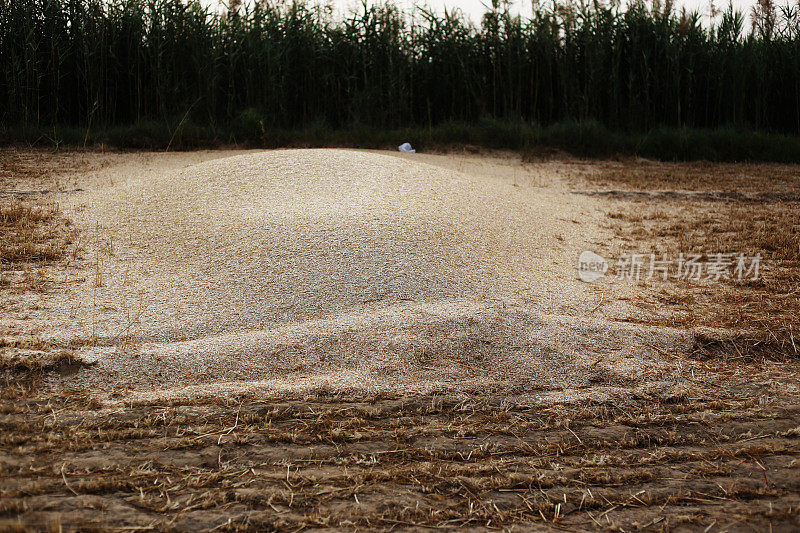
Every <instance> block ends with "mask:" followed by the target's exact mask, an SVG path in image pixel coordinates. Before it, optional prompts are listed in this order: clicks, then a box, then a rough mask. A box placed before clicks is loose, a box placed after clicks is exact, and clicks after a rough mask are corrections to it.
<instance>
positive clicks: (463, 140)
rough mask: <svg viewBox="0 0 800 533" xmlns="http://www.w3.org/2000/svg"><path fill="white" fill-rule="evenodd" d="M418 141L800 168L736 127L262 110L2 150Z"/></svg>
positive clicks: (54, 136)
mask: <svg viewBox="0 0 800 533" xmlns="http://www.w3.org/2000/svg"><path fill="white" fill-rule="evenodd" d="M406 141H408V142H410V143H411V144H412V145H413V146H414V147H415V148H417V149H418V150H420V151H426V150H447V149H458V148H460V147H463V146H465V145H473V146H478V147H482V148H489V149H505V150H514V151H519V152H520V153H522V155H523V157H525V158H527V159H536V158H541V157H547V156H548V155H549V154H551V153H552V152H553V151H554V150H561V151H564V152H567V153H570V154H573V155H576V156H582V157H600V158H613V157H617V156H641V157H648V158H653V159H660V160H665V161H692V160H708V161H763V162H766V161H772V162H781V163H800V136H789V135H781V134H769V133H763V132H753V131H749V130H743V129H736V128H717V129H691V128H658V129H654V130H651V131H649V132H645V133H635V132H634V133H630V132H622V131H619V130H616V131H615V130H610V129H608V128H606V127H605V126H603V125H601V124H600V123H598V122H596V121H585V122H577V121H566V122H559V123H556V124H552V125H550V126H541V125H536V124H529V123H525V122H522V121H510V120H498V119H489V118H485V119H482V120H479V121H477V122H474V123H467V122H460V121H450V122H445V123H442V124H438V125H436V126H432V127H416V128H396V129H382V128H376V127H372V126H365V125H353V126H350V127H347V128H333V127H331V126H329V125H327V124H325V123H324V122H321V121H319V122H314V123H310V124H308V125H306V126H303V127H298V128H294V129H278V128H265V127H264V126H263V121H261V120H259V119H258V115H257V114H255V113H254V112H249V113H246V114H243V115H242V116H241V117H240V118H239V119H237V120H235V121H232V122H230V123H229V124H226V125H225V126H209V125H198V124H196V123H194V122H192V121H183V122H180V119H176V120H175V121H174V122H173V123H172V124H169V123H160V122H154V121H144V122H141V123H139V124H135V125H130V126H110V127H95V128H92V129H91V130H89V131H88V133H87V131H86V130H85V129H83V128H77V127H54V128H48V129H38V128H26V129H23V128H17V129H7V128H6V129H0V144H10V143H26V144H32V145H39V146H49V147H55V148H61V147H80V146H84V145H87V146H89V147H92V146H94V147H97V146H103V147H107V148H119V149H146V150H165V149H170V150H192V149H198V148H219V147H231V146H236V147H242V148H286V147H304V148H319V147H352V148H355V147H358V148H385V149H396V147H397V146H398V145H399V144H401V143H402V142H406Z"/></svg>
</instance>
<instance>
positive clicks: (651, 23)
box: [0, 0, 800, 141]
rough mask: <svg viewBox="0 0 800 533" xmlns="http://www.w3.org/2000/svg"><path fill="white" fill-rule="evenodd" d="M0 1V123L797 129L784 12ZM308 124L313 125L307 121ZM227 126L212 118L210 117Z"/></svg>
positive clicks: (797, 56)
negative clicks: (339, 11) (478, 16)
mask: <svg viewBox="0 0 800 533" xmlns="http://www.w3.org/2000/svg"><path fill="white" fill-rule="evenodd" d="M235 4H236V7H234V8H232V9H230V10H228V11H226V12H222V13H219V12H215V11H211V10H209V9H208V8H205V7H203V6H202V5H201V4H200V3H199V2H198V1H196V0H145V1H142V0H0V125H1V126H2V128H4V129H5V130H6V131H11V130H25V129H37V130H39V131H46V129H47V128H49V127H53V126H71V127H75V128H80V129H81V131H84V130H85V132H86V136H87V138H88V137H89V135H90V134H91V132H92V131H93V130H95V129H98V128H108V127H113V126H119V125H131V124H142V123H155V124H164V125H165V128H166V129H167V130H168V131H169V132H171V134H170V141H172V140H173V138H174V136H175V134H176V132H181V131H182V129H183V128H184V127H188V126H187V125H202V126H203V127H211V128H212V129H214V128H220V131H222V130H223V129H225V130H226V131H233V132H234V133H236V132H238V134H239V135H241V136H243V137H250V138H253V137H257V136H259V135H262V134H263V135H267V133H268V132H270V131H281V130H291V129H295V128H299V127H308V126H309V125H317V126H318V127H324V128H330V129H332V130H338V129H342V128H358V127H365V128H372V129H373V130H375V129H385V130H389V129H393V130H396V129H399V128H412V127H418V128H428V129H432V128H434V127H437V126H439V125H441V124H445V123H451V124H452V123H466V124H470V123H476V122H478V121H481V120H484V121H485V120H487V117H489V119H493V120H497V119H499V120H505V121H514V122H515V123H522V124H537V125H542V126H544V127H547V126H548V125H553V124H559V123H564V122H565V121H573V122H574V123H579V124H582V123H591V124H596V125H598V127H602V128H608V129H610V130H613V131H620V132H642V131H651V130H653V129H654V128H665V127H666V128H743V129H751V130H759V131H764V132H767V133H778V134H789V135H795V134H799V133H800V14H799V13H798V9H797V7H796V6H790V5H787V6H784V7H777V6H775V5H773V4H772V0H759V3H758V7H757V9H756V10H755V13H754V14H753V15H754V16H753V18H752V21H753V23H752V28H751V26H750V24H749V23H748V18H747V17H745V15H744V14H742V13H741V12H737V11H735V10H734V9H733V8H732V7H729V8H728V9H726V10H724V11H723V12H722V13H720V14H718V16H716V17H715V18H714V19H713V21H712V22H711V23H710V24H702V23H701V16H700V15H699V14H698V13H686V12H677V11H676V10H674V9H673V8H672V6H671V4H669V3H667V4H665V5H663V6H662V5H659V4H658V3H656V4H651V5H645V4H644V3H641V2H634V3H632V4H629V5H627V6H625V7H618V6H614V5H609V6H606V5H604V4H600V3H597V2H594V3H589V4H583V5H582V6H579V5H576V4H573V3H569V4H555V5H539V6H538V7H537V8H536V9H535V10H534V11H533V12H532V13H531V14H530V16H523V17H520V16H514V15H512V14H511V13H510V12H509V10H508V8H507V6H506V5H499V4H497V3H496V4H495V7H494V8H491V9H489V10H487V12H486V14H485V15H484V17H483V20H482V21H481V23H480V24H477V25H472V24H470V23H468V22H466V21H465V20H464V18H463V17H462V16H461V15H460V14H459V13H458V12H457V11H456V12H449V13H444V14H436V13H434V12H432V11H430V10H426V9H422V8H418V9H416V10H414V11H413V13H410V14H409V13H403V12H401V11H399V10H398V9H397V8H396V7H395V6H393V5H392V4H378V5H372V4H369V5H368V4H366V3H365V4H363V5H362V6H361V8H360V9H358V10H356V11H354V12H352V13H350V14H349V15H347V16H346V17H344V18H340V19H336V18H334V16H333V15H332V14H331V10H330V9H329V8H326V7H324V6H322V7H321V6H313V5H308V4H305V3H302V2H294V3H285V2H280V3H273V2H268V1H260V2H255V3H247V4H244V5H238V2H237V3H235ZM320 125H322V126H320ZM226 128H227V129H226Z"/></svg>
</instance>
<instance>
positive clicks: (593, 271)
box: [578, 250, 608, 283]
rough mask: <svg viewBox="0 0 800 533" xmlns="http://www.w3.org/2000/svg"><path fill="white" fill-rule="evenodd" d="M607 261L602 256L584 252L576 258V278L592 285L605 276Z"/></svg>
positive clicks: (587, 251)
mask: <svg viewBox="0 0 800 533" xmlns="http://www.w3.org/2000/svg"><path fill="white" fill-rule="evenodd" d="M607 271H608V260H607V259H606V258H605V257H603V256H602V255H597V254H596V253H594V252H590V251H589V250H585V251H583V252H581V255H579V256H578V278H580V280H581V281H585V282H586V283H593V282H595V281H597V280H598V279H600V278H602V277H603V276H605V275H606V272H607Z"/></svg>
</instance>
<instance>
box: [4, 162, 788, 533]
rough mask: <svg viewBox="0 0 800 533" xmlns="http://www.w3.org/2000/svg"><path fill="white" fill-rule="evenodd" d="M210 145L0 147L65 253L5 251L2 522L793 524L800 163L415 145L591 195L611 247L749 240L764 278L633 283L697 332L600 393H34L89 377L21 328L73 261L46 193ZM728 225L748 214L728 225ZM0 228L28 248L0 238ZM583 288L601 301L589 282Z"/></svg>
mask: <svg viewBox="0 0 800 533" xmlns="http://www.w3.org/2000/svg"><path fill="white" fill-rule="evenodd" d="M220 155H221V154H220V153H215V152H209V153H202V152H199V153H194V154H141V153H137V154H118V153H117V154H99V153H85V152H79V153H59V154H51V153H49V152H44V151H30V150H10V149H7V150H4V151H3V152H2V153H1V154H0V168H2V172H0V180H2V181H1V183H2V187H3V193H4V195H5V196H3V197H2V198H0V203H2V205H3V207H4V209H7V210H8V211H9V212H11V211H10V208H9V207H8V206H10V205H12V204H11V203H12V202H13V211H14V212H15V213H21V212H22V213H29V214H30V213H38V212H40V211H37V210H39V209H43V207H42V204H41V202H46V203H47V205H49V207H47V210H46V211H41V212H43V213H48V215H47V216H27V218H25V217H23V218H24V219H25V225H26V227H27V228H28V229H29V230H30V231H31V232H32V233H30V234H31V235H36V241H37V243H38V244H37V246H40V247H45V248H46V249H50V250H62V251H63V252H65V253H60V254H48V255H47V256H43V255H36V254H28V255H27V256H26V255H25V254H24V253H22V254H17V255H16V256H15V257H16V258H15V259H14V260H13V261H11V260H10V259H8V260H3V262H2V263H0V267H2V269H3V272H2V274H3V276H4V279H8V280H11V281H9V282H7V283H5V284H2V285H0V306H2V307H0V308H2V309H3V313H8V314H9V315H11V314H13V315H14V316H15V321H14V324H17V325H18V326H17V329H15V330H13V331H12V330H8V329H6V330H4V331H2V332H0V335H1V336H2V338H3V339H4V340H3V342H2V343H0V351H1V354H2V360H3V361H4V362H5V363H4V364H3V366H2V369H0V370H2V373H3V374H2V378H0V379H2V381H1V382H0V383H1V384H2V392H0V450H2V453H0V480H2V482H0V529H3V530H9V531H15V530H18V531H30V530H32V531H41V530H45V531H50V530H52V531H61V530H66V531H71V530H74V531H78V530H79V531H92V530H102V531H107V530H126V531H137V530H148V529H157V530H179V531H208V530H217V531H240V530H281V531H284V530H285V531H290V530H291V531H295V530H311V529H327V530H419V531H422V530H427V529H450V530H470V529H473V530H478V529H479V530H483V529H499V530H507V531H528V530H566V531H596V530H608V531H636V530H646V531H705V532H712V531H753V530H756V531H796V530H797V529H798V528H800V519H799V518H798V516H800V513H799V512H798V509H800V401H798V400H800V386H798V384H800V364H798V360H797V357H796V352H795V351H794V350H795V348H794V346H796V343H795V337H794V335H795V334H796V331H797V323H796V320H797V319H796V317H797V314H796V313H794V310H795V309H796V306H797V305H798V304H797V292H796V291H797V284H796V281H797V279H798V278H797V275H798V264H797V256H796V251H793V250H795V249H793V248H792V246H794V245H796V241H795V239H796V235H797V231H796V228H795V226H793V225H792V224H794V223H796V222H794V221H796V220H797V218H796V217H797V216H798V205H797V203H796V201H795V200H793V196H792V195H795V194H797V192H798V190H800V184H798V178H797V176H798V175H799V174H800V173H798V169H797V168H795V167H786V166H772V165H762V166H753V165H710V164H704V163H699V164H665V163H652V162H648V161H625V162H590V161H580V160H555V161H540V162H535V163H522V162H520V161H519V159H518V158H516V157H515V156H513V155H510V154H444V155H433V154H427V155H426V154H419V155H420V156H422V157H421V158H420V159H423V160H424V161H426V162H428V163H432V164H439V165H441V166H444V167H447V168H451V169H455V170H460V171H464V172H476V173H477V172H481V173H483V174H484V175H487V174H491V175H493V176H496V177H497V178H498V179H501V180H506V181H508V182H510V183H512V184H514V185H515V186H516V187H528V188H532V189H536V190H542V191H559V192H565V191H566V192H570V193H575V194H581V195H585V194H591V195H593V196H594V197H595V198H596V199H597V201H598V202H601V203H600V204H599V205H600V208H601V209H602V215H603V216H602V217H600V218H601V219H602V220H603V221H604V222H603V223H604V224H606V225H607V229H608V231H609V232H610V233H611V234H613V235H614V238H613V239H611V240H608V241H606V242H597V243H595V245H596V248H595V251H597V252H598V253H603V254H605V255H607V256H613V255H614V254H618V253H621V252H622V251H624V250H633V249H635V250H637V251H649V250H651V249H652V250H658V251H660V252H669V253H673V252H676V251H680V250H685V249H686V248H685V247H695V248H697V249H703V250H708V249H709V248H715V247H717V246H719V245H723V244H724V245H725V246H726V247H734V248H736V249H733V250H731V251H739V249H741V251H743V252H748V251H750V250H760V251H762V253H764V254H765V259H766V261H767V264H768V265H769V268H767V270H766V273H765V277H764V280H763V282H762V283H759V284H736V283H733V282H731V283H723V284H718V285H709V284H699V285H698V284H691V283H677V282H675V283H672V282H670V283H664V284H650V285H648V284H640V285H636V286H635V287H634V288H635V289H636V290H635V291H634V295H633V296H632V297H631V301H630V303H631V304H632V305H634V306H635V307H637V308H638V309H641V311H642V313H641V315H640V316H638V317H633V318H631V319H630V320H631V323H632V324H642V325H643V326H650V325H656V326H670V327H679V328H685V329H687V330H698V331H700V330H702V331H703V332H705V333H704V336H698V337H697V338H698V343H697V344H696V345H695V346H694V347H693V349H692V350H689V351H687V353H684V354H672V353H665V354H663V357H664V359H665V360H666V361H669V363H670V364H672V365H674V367H675V368H678V369H679V374H680V377H681V379H680V380H675V381H672V382H654V383H651V384H648V386H646V387H640V388H637V389H635V390H634V391H633V393H629V394H620V395H615V394H609V395H606V396H604V397H603V398H601V399H594V400H592V399H575V398H569V397H565V398H561V399H559V398H557V397H547V398H544V397H541V398H538V399H536V398H532V397H531V396H530V395H519V396H517V395H508V394H505V395H499V394H494V395H492V394H489V395H475V394H469V393H458V394H455V393H454V394H449V395H442V394H436V395H431V394H427V395H387V394H383V395H364V394H361V395H354V394H350V395H343V394H336V393H329V394H325V393H324V392H319V393H317V394H314V395H305V396H303V395H291V396H287V395H284V396H278V395H272V396H269V397H265V396H263V395H259V394H244V393H243V394H239V395H229V396H227V397H225V398H213V397H208V396H206V397H197V398H194V399H187V400H172V401H170V400H165V399H149V400H148V399H139V400H135V399H132V398H130V397H126V396H125V395H124V394H119V396H118V399H117V400H114V399H113V398H112V399H111V401H108V400H102V401H101V400H100V399H98V394H97V392H98V391H92V390H73V391H69V392H62V393H60V394H53V393H52V392H49V389H47V388H46V387H43V384H45V383H46V382H47V381H48V380H52V377H53V376H54V375H68V374H74V373H80V372H84V371H85V370H83V369H82V368H81V366H80V363H79V362H74V361H73V360H72V359H71V358H70V355H69V353H62V352H61V351H59V353H58V354H54V352H55V351H56V350H55V348H53V347H52V346H48V345H47V343H46V342H42V341H41V337H40V335H41V334H43V333H44V332H43V331H42V329H41V328H42V326H41V325H37V326H35V327H34V326H31V327H30V328H28V329H26V327H25V326H24V324H27V323H30V324H40V323H41V321H40V320H30V321H28V322H26V321H25V320H24V317H25V316H26V313H27V314H28V315H30V316H31V317H33V318H37V316H38V315H37V305H39V304H37V302H39V301H40V298H42V297H43V296H42V295H46V294H48V293H52V292H54V291H60V290H64V287H63V278H60V277H59V273H63V271H64V269H65V268H67V266H65V265H69V264H70V262H71V261H78V260H77V259H75V258H76V257H79V256H80V250H79V249H78V250H75V249H74V247H75V246H76V242H77V243H78V247H79V245H80V239H79V238H78V239H77V240H76V239H65V238H64V236H65V231H66V230H65V228H68V226H69V225H68V222H65V221H64V220H63V217H62V216H61V214H60V212H59V211H58V209H57V207H58V203H57V200H58V195H59V194H69V193H68V192H66V193H63V192H62V193H59V192H54V191H58V190H63V191H69V190H75V189H80V188H85V187H88V186H93V185H92V184H96V182H97V181H96V173H97V172H98V169H99V168H101V167H102V166H103V165H115V166H116V167H115V168H119V169H121V171H124V172H136V171H137V169H141V168H142V167H148V168H156V169H158V168H176V167H179V166H180V165H182V164H186V162H187V161H189V160H191V161H201V160H204V159H209V158H215V157H219V156H220ZM42 169H44V170H42ZM773 177H774V179H773ZM23 191H28V192H30V191H39V192H37V193H36V194H21V192H23ZM610 191H619V192H610ZM653 191H658V193H657V194H655V195H654V194H653ZM726 191H727V192H726ZM731 191H734V192H736V194H732V193H731ZM738 193H741V195H742V196H741V197H740V196H737V194H738ZM753 195H761V196H760V197H758V198H759V199H757V200H754V199H753V198H754V196H753ZM764 195H771V196H764ZM20 210H21V211H20ZM26 210H27V211H26ZM728 213H730V214H728ZM782 217H783V218H782ZM9 220H10V218H9ZM587 220H590V221H592V222H591V223H594V221H595V220H596V219H595V218H587ZM741 220H752V221H753V223H754V224H753V225H752V227H753V228H755V229H753V230H752V231H750V230H747V228H749V227H751V226H748V225H746V224H744V225H740V226H733V224H734V223H735V222H736V221H741ZM786 220H788V225H787V223H786V222H785V221H786ZM704 221H705V222H704ZM9 223H10V222H9ZM572 223H574V224H575V225H578V226H580V225H581V224H584V223H586V221H583V220H580V219H578V220H575V221H574V222H572ZM578 229H579V230H580V228H578ZM587 231H588V229H587ZM0 237H2V241H3V242H2V244H3V245H4V246H6V245H7V247H6V249H11V248H13V249H15V250H19V246H18V245H19V240H18V239H17V240H14V239H16V237H13V236H12V234H11V232H9V231H4V232H3V233H2V234H0ZM770 243H773V245H772V248H770ZM71 247H72V248H71ZM20 272H23V273H26V274H24V275H22V274H19V273H20ZM596 291H597V294H598V300H597V301H598V304H597V307H598V308H602V306H603V305H605V300H604V299H603V297H602V296H603V294H604V289H603V287H602V285H598V286H597V288H596ZM59 350H60V349H59ZM632 355H634V356H635V355H636V354H632ZM37 362H38V364H37Z"/></svg>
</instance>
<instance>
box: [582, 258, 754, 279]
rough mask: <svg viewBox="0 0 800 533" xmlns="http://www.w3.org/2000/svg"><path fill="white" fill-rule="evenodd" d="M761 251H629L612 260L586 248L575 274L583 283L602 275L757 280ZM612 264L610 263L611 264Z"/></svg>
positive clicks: (614, 276)
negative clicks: (670, 254)
mask: <svg viewBox="0 0 800 533" xmlns="http://www.w3.org/2000/svg"><path fill="white" fill-rule="evenodd" d="M761 259H762V258H761V254H760V253H759V254H756V255H754V256H747V255H745V254H742V253H740V254H733V253H712V254H683V253H681V254H679V255H678V257H677V258H670V257H668V256H667V255H666V254H664V255H661V256H657V255H656V254H630V255H625V256H622V257H620V258H618V259H617V260H616V261H614V262H612V261H609V260H608V259H605V258H604V257H602V256H600V255H598V254H596V253H594V252H590V251H585V252H582V253H581V254H580V256H579V257H578V265H577V268H578V277H579V278H580V279H581V280H583V281H586V282H593V281H597V280H598V279H600V278H602V277H604V276H606V275H607V274H608V275H609V277H612V278H615V279H618V280H625V281H645V280H652V279H657V280H662V281H667V280H670V279H672V280H686V281H702V280H708V281H720V280H737V281H747V280H757V279H758V278H759V275H760V272H761ZM612 265H613V266H612Z"/></svg>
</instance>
